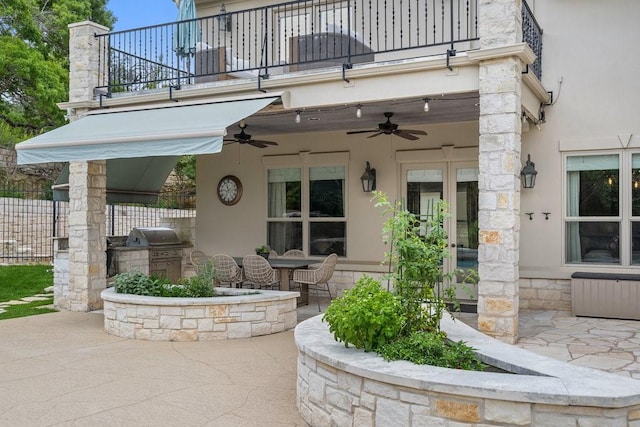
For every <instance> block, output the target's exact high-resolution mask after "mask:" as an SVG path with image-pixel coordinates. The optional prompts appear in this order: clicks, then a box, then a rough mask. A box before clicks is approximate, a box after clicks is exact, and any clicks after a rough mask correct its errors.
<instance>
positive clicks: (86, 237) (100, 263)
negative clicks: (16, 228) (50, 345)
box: [68, 160, 107, 311]
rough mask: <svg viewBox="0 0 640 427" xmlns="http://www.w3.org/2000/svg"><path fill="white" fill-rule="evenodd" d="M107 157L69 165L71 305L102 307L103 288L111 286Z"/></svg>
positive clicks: (75, 308) (71, 307)
mask: <svg viewBox="0 0 640 427" xmlns="http://www.w3.org/2000/svg"><path fill="white" fill-rule="evenodd" d="M106 186H107V162H106V160H99V161H91V162H71V164H70V165H69V288H68V298H69V301H68V309H69V310H71V311H91V310H97V309H100V308H102V300H101V299H100V292H101V291H102V290H103V289H105V288H106V287H107V267H106V252H105V251H106V216H105V207H106V206H105V200H106Z"/></svg>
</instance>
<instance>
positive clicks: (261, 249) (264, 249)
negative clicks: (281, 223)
mask: <svg viewBox="0 0 640 427" xmlns="http://www.w3.org/2000/svg"><path fill="white" fill-rule="evenodd" d="M269 252H271V248H270V247H269V246H267V245H262V246H257V247H256V253H257V254H268V253H269Z"/></svg>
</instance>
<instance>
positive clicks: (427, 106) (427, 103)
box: [423, 98, 429, 113]
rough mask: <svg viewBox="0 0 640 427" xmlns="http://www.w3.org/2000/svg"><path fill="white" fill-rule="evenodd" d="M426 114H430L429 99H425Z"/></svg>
mask: <svg viewBox="0 0 640 427" xmlns="http://www.w3.org/2000/svg"><path fill="white" fill-rule="evenodd" d="M423 109H424V112H425V113H428V112H429V98H424V107H423Z"/></svg>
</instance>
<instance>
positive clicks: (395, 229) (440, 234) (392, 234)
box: [374, 191, 455, 334]
mask: <svg viewBox="0 0 640 427" xmlns="http://www.w3.org/2000/svg"><path fill="white" fill-rule="evenodd" d="M374 199H375V200H376V204H375V206H376V207H379V208H382V212H383V214H384V215H388V216H389V218H388V219H387V221H386V222H385V224H384V227H383V239H384V241H385V243H387V244H389V245H390V250H389V252H387V253H386V257H387V262H388V263H389V264H390V266H391V272H390V274H389V276H390V279H391V280H392V281H393V284H394V292H395V294H396V295H397V296H398V298H400V301H401V304H402V306H403V308H404V310H405V316H406V320H407V322H406V330H405V333H406V334H409V333H411V332H415V331H437V330H438V328H439V324H440V319H441V318H442V314H443V312H444V310H445V308H446V303H447V302H452V301H455V292H454V289H453V288H451V287H446V286H444V284H445V283H446V282H448V281H451V280H452V279H453V278H454V277H455V275H454V273H445V272H444V270H443V263H444V260H445V258H447V257H448V256H449V252H448V250H447V234H446V232H445V230H444V226H443V224H444V220H445V218H446V209H447V205H446V203H445V202H444V201H442V200H441V201H439V202H438V203H437V205H436V207H435V209H434V212H433V215H431V216H430V217H429V218H427V220H426V224H425V223H423V224H421V222H420V218H418V217H417V216H416V215H415V214H412V213H411V212H409V211H408V210H406V209H404V208H403V206H402V204H401V203H400V202H396V203H394V204H392V203H391V202H389V200H388V199H387V196H386V194H384V193H382V192H379V191H377V192H375V197H374ZM421 225H422V226H421Z"/></svg>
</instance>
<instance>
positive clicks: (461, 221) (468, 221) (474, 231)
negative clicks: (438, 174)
mask: <svg viewBox="0 0 640 427" xmlns="http://www.w3.org/2000/svg"><path fill="white" fill-rule="evenodd" d="M478 172H479V171H478V169H477V168H467V169H458V170H457V171H456V265H457V267H458V268H463V269H473V270H477V269H478Z"/></svg>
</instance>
